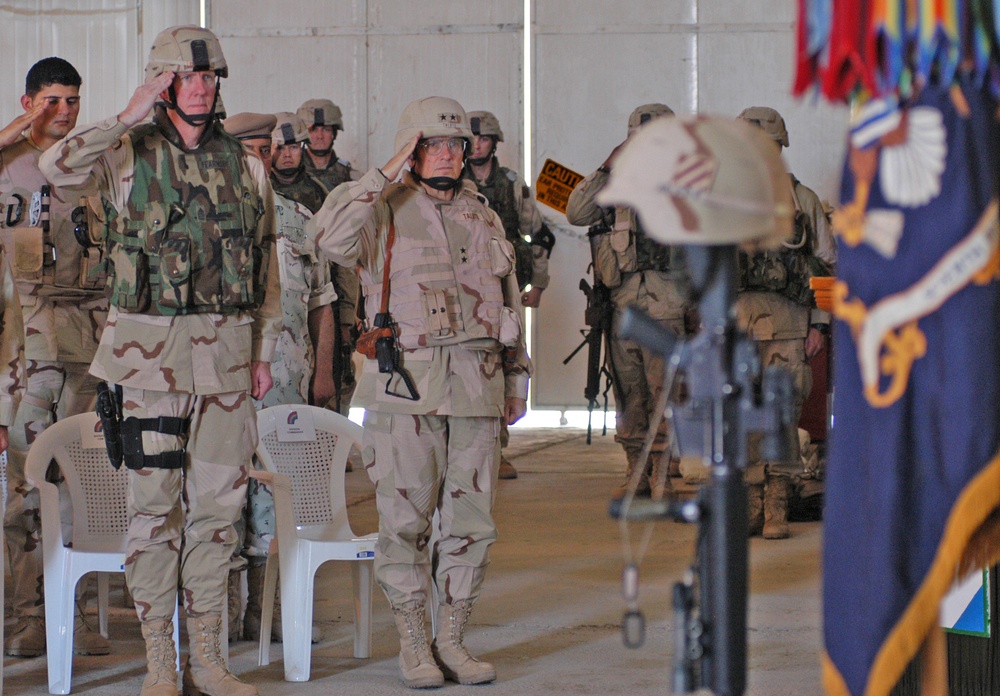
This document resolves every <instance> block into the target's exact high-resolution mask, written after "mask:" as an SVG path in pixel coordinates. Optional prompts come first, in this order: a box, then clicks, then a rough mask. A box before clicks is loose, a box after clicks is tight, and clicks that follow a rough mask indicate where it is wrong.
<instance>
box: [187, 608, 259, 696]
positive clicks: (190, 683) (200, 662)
mask: <svg viewBox="0 0 1000 696" xmlns="http://www.w3.org/2000/svg"><path fill="white" fill-rule="evenodd" d="M187 629H188V640H190V642H191V655H190V656H189V657H188V661H187V664H186V665H185V666H184V696H199V695H201V696H259V694H258V692H257V689H256V688H255V687H253V686H251V685H250V684H247V683H245V682H241V681H240V680H239V679H237V678H236V677H235V676H233V674H232V672H230V671H229V668H228V667H226V661H225V660H223V659H222V646H221V644H220V643H221V641H222V616H221V615H219V614H209V615H207V616H202V617H199V618H189V619H188V620H187Z"/></svg>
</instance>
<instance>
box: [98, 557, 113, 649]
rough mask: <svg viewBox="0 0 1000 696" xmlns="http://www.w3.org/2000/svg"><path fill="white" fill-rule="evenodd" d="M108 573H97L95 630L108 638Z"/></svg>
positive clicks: (109, 577)
mask: <svg viewBox="0 0 1000 696" xmlns="http://www.w3.org/2000/svg"><path fill="white" fill-rule="evenodd" d="M110 579H111V576H110V574H109V573H97V630H98V631H100V633H101V635H102V636H104V637H105V638H107V637H108V593H109V591H110V590H109V589H108V585H109V580H110Z"/></svg>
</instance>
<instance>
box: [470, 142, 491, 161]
mask: <svg viewBox="0 0 1000 696" xmlns="http://www.w3.org/2000/svg"><path fill="white" fill-rule="evenodd" d="M496 151H497V141H496V140H494V141H493V147H491V148H490V151H489V152H487V153H486V154H485V155H484V156H483V157H470V158H469V162H470V163H471V164H472V166H473V167H481V166H483V165H484V164H486V163H487V162H489V161H490V160H491V159H493V155H494V153H496Z"/></svg>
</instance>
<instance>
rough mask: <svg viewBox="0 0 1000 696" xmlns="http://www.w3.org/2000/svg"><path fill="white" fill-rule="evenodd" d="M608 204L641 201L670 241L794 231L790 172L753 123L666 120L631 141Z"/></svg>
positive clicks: (728, 240) (648, 223) (653, 226)
mask: <svg viewBox="0 0 1000 696" xmlns="http://www.w3.org/2000/svg"><path fill="white" fill-rule="evenodd" d="M597 200H598V202H599V203H601V205H624V206H629V207H632V208H635V209H636V210H637V211H638V213H639V215H640V216H641V217H642V225H643V228H644V229H645V230H646V232H647V233H648V234H649V236H651V237H652V238H653V239H656V240H657V241H659V242H663V243H665V244H697V245H718V244H744V243H753V242H756V243H759V244H760V245H761V246H777V245H778V244H780V243H781V241H782V240H784V239H787V238H788V237H789V235H790V234H791V231H792V219H793V216H794V210H795V208H794V205H793V204H792V200H791V191H790V188H789V186H788V174H786V173H785V167H784V164H783V162H782V160H781V156H780V154H779V153H778V151H777V150H776V149H775V147H774V145H773V144H772V143H771V141H770V140H769V139H768V138H767V137H766V136H765V135H764V134H763V133H761V131H760V129H758V128H754V127H753V126H750V125H749V124H747V123H744V122H743V121H739V120H733V119H730V118H720V117H712V116H693V117H683V118H668V119H658V120H656V121H655V122H653V123H650V124H648V125H646V126H644V127H643V128H642V129H641V130H640V131H639V132H638V133H636V134H635V137H633V138H632V139H631V140H629V141H628V143H626V145H625V147H624V148H623V149H622V151H621V153H620V154H619V155H618V157H617V158H616V160H615V162H614V167H613V169H612V171H611V178H610V180H609V182H608V185H607V186H606V187H605V188H604V190H602V191H601V192H600V194H598V197H597Z"/></svg>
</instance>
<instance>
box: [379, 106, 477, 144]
mask: <svg viewBox="0 0 1000 696" xmlns="http://www.w3.org/2000/svg"><path fill="white" fill-rule="evenodd" d="M417 133H423V135H422V136H421V137H422V138H438V137H442V136H443V137H452V138H465V139H466V140H467V141H468V146H469V147H471V146H472V130H471V129H470V128H469V118H468V116H466V114H465V109H463V108H462V105H461V104H459V103H458V102H457V101H455V100H454V99H449V98H447V97H425V98H423V99H417V100H416V101H412V102H410V103H409V104H407V105H406V108H405V109H403V113H402V115H401V116H400V117H399V127H398V128H397V129H396V152H399V151H400V150H402V149H403V146H404V145H406V143H407V142H408V141H409V140H410V138H412V137H413V136H415V135H416V134H417Z"/></svg>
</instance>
